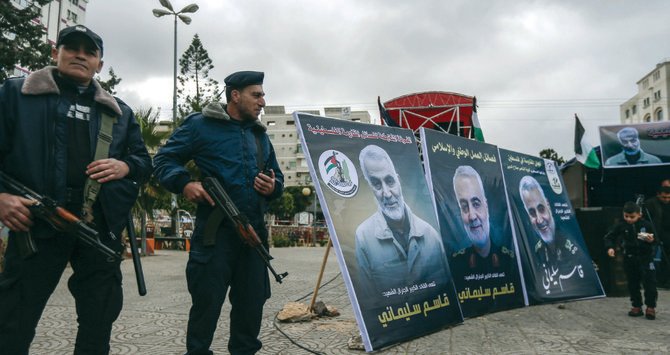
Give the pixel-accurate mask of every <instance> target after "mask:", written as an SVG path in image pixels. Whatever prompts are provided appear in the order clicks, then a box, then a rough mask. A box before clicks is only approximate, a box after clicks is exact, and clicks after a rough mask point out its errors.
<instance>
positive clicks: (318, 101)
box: [86, 0, 670, 158]
mask: <svg viewBox="0 0 670 355" xmlns="http://www.w3.org/2000/svg"><path fill="white" fill-rule="evenodd" d="M195 2H196V3H197V4H198V5H199V6H200V10H199V11H198V12H196V13H195V14H192V16H191V17H192V19H193V22H192V23H191V24H190V25H188V26H187V25H185V24H183V23H181V22H179V24H178V45H177V55H178V56H181V55H182V53H183V52H184V51H185V50H186V48H187V47H188V45H189V44H190V42H191V40H192V38H193V36H194V35H195V34H196V33H197V34H198V35H199V36H200V39H201V41H202V43H203V46H204V47H205V48H206V49H207V51H208V52H209V56H210V57H211V58H212V60H213V62H214V66H215V68H214V69H213V70H212V71H211V73H210V76H212V77H213V78H215V79H217V80H219V81H220V82H223V78H224V77H225V76H226V75H228V74H229V73H231V72H234V71H237V70H259V71H264V72H265V73H266V76H265V84H264V89H265V91H266V93H267V96H266V100H267V104H268V105H285V106H287V108H289V109H292V108H298V109H299V108H302V109H318V108H323V107H324V106H351V107H352V109H354V110H356V109H363V110H370V112H371V114H372V115H373V117H375V118H378V116H379V115H378V112H377V109H376V98H377V96H381V98H382V101H387V100H390V99H393V98H395V97H398V96H402V95H405V94H409V93H414V92H422V91H451V92H457V93H462V94H465V95H475V96H477V99H478V103H479V118H480V121H481V125H482V128H483V131H484V136H485V138H486V141H487V142H489V143H493V144H497V145H498V146H500V147H502V148H506V149H510V150H515V151H520V152H524V153H527V154H532V155H537V154H538V152H539V151H540V150H541V149H543V148H554V149H556V150H557V151H558V152H559V154H561V155H563V156H564V157H565V158H571V157H573V156H574V153H573V151H572V143H573V133H574V114H575V113H577V114H578V115H579V117H580V119H581V121H582V124H583V125H584V126H585V128H586V131H587V137H588V138H589V139H590V140H591V142H592V144H593V145H598V144H599V142H598V132H597V129H598V126H601V125H612V124H618V123H619V105H620V104H621V103H623V102H624V101H626V100H628V99H629V98H631V97H632V96H634V95H635V94H636V93H637V86H636V82H637V81H638V80H639V79H640V78H641V77H642V76H644V75H646V74H647V73H649V72H650V71H651V70H652V69H653V68H654V67H655V66H656V64H657V63H659V62H662V61H663V60H665V59H666V58H670V41H669V40H668V38H669V37H670V21H668V16H670V1H667V0H647V1H642V2H640V1H632V0H631V1H614V0H613V1H604V0H603V1H586V0H580V1H526V0H517V1H502V0H501V1H469V0H459V1H447V0H430V1H428V0H426V1H422V0H414V1H409V0H406V1H399V0H367V1H361V0H338V1H313V0H312V1H307V0H283V1H277V0H249V1H234V2H233V1H229V0H195ZM189 3H190V2H188V1H182V0H172V4H173V5H174V7H175V9H177V10H179V9H181V8H183V7H184V6H185V5H187V4H189ZM160 7H161V6H160V4H159V2H158V0H155V1H146V0H143V1H136V0H114V1H110V0H91V1H90V2H89V3H88V7H87V12H86V24H87V25H88V26H90V27H91V28H92V29H93V30H94V31H96V32H98V34H100V35H101V36H102V37H103V39H104V43H105V57H104V58H103V59H104V61H105V68H104V69H103V75H102V78H103V79H106V78H108V76H107V70H108V69H109V67H113V68H114V71H115V72H116V74H117V75H118V76H119V77H121V78H122V79H123V81H122V82H121V84H120V85H119V86H118V87H117V92H118V93H117V94H118V96H119V97H121V98H122V99H123V100H125V101H126V102H127V103H128V104H129V105H130V106H131V107H133V108H134V109H137V108H140V107H143V108H148V107H161V110H162V112H163V115H164V116H165V117H166V118H169V117H171V108H172V66H173V35H174V34H173V30H174V24H173V20H174V17H172V16H170V17H167V16H166V17H162V18H155V17H154V16H153V15H152V13H151V10H152V9H153V8H160ZM666 95H667V93H666ZM666 115H667V113H666Z"/></svg>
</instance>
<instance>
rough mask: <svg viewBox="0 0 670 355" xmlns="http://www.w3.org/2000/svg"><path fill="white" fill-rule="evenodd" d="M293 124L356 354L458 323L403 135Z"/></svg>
mask: <svg viewBox="0 0 670 355" xmlns="http://www.w3.org/2000/svg"><path fill="white" fill-rule="evenodd" d="M294 117H295V122H296V124H297V126H298V132H299V134H300V141H301V143H302V147H303V150H304V152H305V157H306V159H307V162H308V165H309V169H310V173H311V176H312V180H313V181H315V182H316V191H317V194H318V196H319V201H320V203H321V207H322V210H323V212H324V216H325V217H326V221H327V222H328V228H329V232H330V236H331V239H332V242H333V247H334V249H335V252H336V255H337V258H338V262H339V265H340V269H341V270H342V276H343V279H344V281H345V285H346V287H347V292H348V294H349V298H350V300H351V304H352V306H353V310H354V314H355V316H356V320H357V322H358V326H359V328H360V331H361V335H362V339H363V343H364V344H365V349H366V350H367V351H372V350H377V349H380V348H382V347H385V346H388V345H392V344H395V343H398V342H402V341H404V340H408V339H412V338H415V337H418V336H421V335H424V334H427V333H430V332H433V331H436V330H439V329H442V328H444V327H445V326H447V325H450V324H456V323H460V322H462V321H463V317H462V314H461V310H460V308H459V305H458V300H457V298H456V294H455V290H454V286H453V282H452V279H451V275H450V273H449V266H448V263H447V258H446V253H445V250H444V245H443V243H442V239H441V238H440V234H439V229H438V224H437V217H436V216H435V211H434V208H433V205H432V203H431V198H430V193H429V191H428V186H427V184H426V180H425V176H424V175H423V169H422V168H421V162H420V160H419V154H418V149H417V143H416V141H415V139H414V136H413V133H412V131H410V130H405V129H400V128H391V127H384V126H378V125H371V124H363V123H358V122H351V121H347V120H341V119H332V118H325V117H319V116H313V115H308V114H303V113H294Z"/></svg>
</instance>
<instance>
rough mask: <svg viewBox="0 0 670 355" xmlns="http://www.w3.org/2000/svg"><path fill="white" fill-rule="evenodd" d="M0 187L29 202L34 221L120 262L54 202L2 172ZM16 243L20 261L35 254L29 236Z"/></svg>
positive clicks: (116, 255) (86, 228)
mask: <svg viewBox="0 0 670 355" xmlns="http://www.w3.org/2000/svg"><path fill="white" fill-rule="evenodd" d="M0 183H2V185H3V186H5V187H6V188H7V189H9V191H11V192H12V193H14V194H16V195H19V196H21V197H24V198H27V199H29V200H31V201H33V204H32V205H31V206H28V209H29V210H30V213H32V214H33V215H34V216H35V217H37V218H39V219H41V220H43V221H45V222H47V223H49V224H50V225H51V226H52V227H53V228H55V229H56V230H59V231H62V232H65V233H66V234H69V235H72V236H75V237H77V238H79V239H80V240H81V241H82V242H84V243H86V244H88V245H90V246H92V247H93V248H95V249H96V250H98V251H99V252H101V253H103V254H105V255H106V256H107V257H108V258H110V259H115V260H121V255H119V254H118V253H115V252H114V251H113V250H112V249H110V248H109V247H107V246H106V245H104V244H102V242H100V238H99V235H98V232H97V231H96V230H95V229H93V228H91V227H89V226H88V225H87V224H86V223H84V222H83V221H82V220H81V219H79V218H78V217H77V216H75V215H74V214H73V213H72V212H70V211H68V210H66V209H65V208H63V207H62V206H60V205H59V204H58V203H57V202H56V201H54V200H52V199H51V198H49V197H47V196H42V195H40V194H38V193H37V192H35V191H32V190H30V189H29V188H28V187H26V186H25V185H23V184H21V183H20V182H18V181H16V180H14V179H13V178H12V177H10V176H9V175H7V174H5V173H4V172H2V171H0ZM17 242H18V243H19V252H20V253H21V256H22V257H24V258H27V257H29V256H30V255H32V254H34V253H36V252H37V248H35V245H34V242H33V240H32V237H31V235H30V233H24V234H23V235H18V241H17ZM22 244H23V245H22Z"/></svg>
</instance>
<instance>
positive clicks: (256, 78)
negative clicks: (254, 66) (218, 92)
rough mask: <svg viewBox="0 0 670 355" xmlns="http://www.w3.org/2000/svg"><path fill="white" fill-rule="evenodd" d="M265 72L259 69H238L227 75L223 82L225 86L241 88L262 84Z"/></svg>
mask: <svg viewBox="0 0 670 355" xmlns="http://www.w3.org/2000/svg"><path fill="white" fill-rule="evenodd" d="M264 76H265V73H263V72H260V71H238V72H235V73H232V74H230V75H228V76H227V77H226V78H225V79H223V82H224V83H225V84H226V86H227V87H230V88H235V89H242V88H244V87H247V86H249V85H263V77H264Z"/></svg>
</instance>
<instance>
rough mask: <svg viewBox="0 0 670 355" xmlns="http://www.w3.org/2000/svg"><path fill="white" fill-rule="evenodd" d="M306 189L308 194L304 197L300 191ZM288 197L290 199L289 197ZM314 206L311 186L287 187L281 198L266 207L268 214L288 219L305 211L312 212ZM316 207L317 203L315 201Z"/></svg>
mask: <svg viewBox="0 0 670 355" xmlns="http://www.w3.org/2000/svg"><path fill="white" fill-rule="evenodd" d="M305 187H307V188H309V190H310V194H309V195H308V196H305V195H304V194H303V192H302V190H303V189H304V188H305ZM289 196H290V197H289ZM313 204H314V187H312V186H287V187H285V188H284V193H283V194H282V197H281V198H279V199H276V200H273V201H272V202H270V204H269V205H268V212H269V213H272V214H274V215H275V216H278V217H279V218H280V219H290V218H293V215H294V214H296V213H298V212H302V211H307V212H310V213H312V212H313V208H314V207H313V206H314V205H313ZM317 206H318V201H317Z"/></svg>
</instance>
